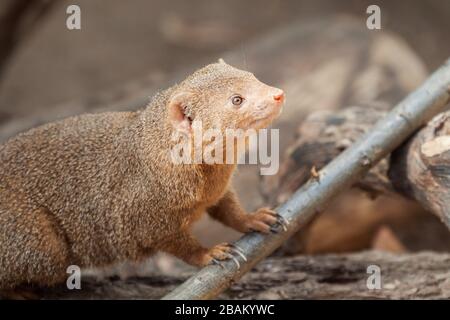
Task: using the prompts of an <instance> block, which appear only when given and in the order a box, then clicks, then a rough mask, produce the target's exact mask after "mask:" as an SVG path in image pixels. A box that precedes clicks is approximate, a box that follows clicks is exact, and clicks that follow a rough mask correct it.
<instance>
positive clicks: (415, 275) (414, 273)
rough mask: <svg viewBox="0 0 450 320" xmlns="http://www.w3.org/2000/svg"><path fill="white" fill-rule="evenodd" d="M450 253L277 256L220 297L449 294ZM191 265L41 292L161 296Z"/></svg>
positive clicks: (66, 296)
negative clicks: (374, 278)
mask: <svg viewBox="0 0 450 320" xmlns="http://www.w3.org/2000/svg"><path fill="white" fill-rule="evenodd" d="M449 263H450V254H439V253H431V252H423V253H416V254H401V255H393V254H389V253H383V252H374V251H368V252H362V253H357V254H342V255H321V256H295V257H289V258H288V257H272V258H269V259H267V260H265V261H263V262H261V263H260V264H259V265H258V266H256V267H255V268H253V269H252V270H251V271H250V272H249V273H248V274H247V275H245V276H244V277H243V278H242V279H241V280H240V281H239V283H235V284H233V285H232V286H231V287H230V289H229V290H227V291H225V292H223V293H222V294H220V295H219V296H218V298H219V299H449V298H450V281H449V279H450V274H449V270H448V266H449ZM369 265H377V266H379V267H380V271H381V289H380V290H369V289H368V288H367V285H366V283H367V279H368V276H369V274H368V273H367V268H368V266H369ZM192 272H193V271H192V269H185V270H184V271H183V272H181V271H180V272H179V273H177V275H166V274H151V275H149V276H147V277H139V278H136V277H134V278H129V279H125V280H121V279H118V278H114V277H112V278H103V279H99V278H96V277H92V276H89V277H82V282H81V290H68V289H67V288H66V287H65V286H63V285H62V286H59V287H57V288H54V289H51V290H50V289H47V290H40V291H39V292H37V294H38V296H39V297H41V298H42V299H159V298H161V297H162V296H163V295H164V294H165V293H167V292H169V291H171V290H173V289H174V288H175V287H176V286H177V285H179V284H180V283H182V282H183V281H184V280H185V279H186V278H187V277H189V276H191V275H192Z"/></svg>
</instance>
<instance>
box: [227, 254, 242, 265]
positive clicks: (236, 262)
mask: <svg viewBox="0 0 450 320" xmlns="http://www.w3.org/2000/svg"><path fill="white" fill-rule="evenodd" d="M225 255H226V256H227V258H228V259H231V260H233V262H234V263H235V264H236V266H237V268H238V269H240V268H241V264H240V263H239V261H238V259H236V257H235V256H233V255H232V254H230V253H225Z"/></svg>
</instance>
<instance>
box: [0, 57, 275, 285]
mask: <svg viewBox="0 0 450 320" xmlns="http://www.w3.org/2000/svg"><path fill="white" fill-rule="evenodd" d="M283 102H284V93H283V91H282V90H280V89H277V88H273V87H270V86H267V85H265V84H263V83H261V82H260V81H258V80H257V79H256V78H255V76H254V75H253V74H251V73H249V72H246V71H242V70H238V69H236V68H234V67H232V66H230V65H228V64H226V63H225V62H223V61H219V62H217V63H213V64H210V65H207V66H206V67H204V68H202V69H200V70H198V71H196V72H195V73H194V74H192V75H191V76H189V77H188V78H187V79H185V80H184V81H183V82H181V83H180V84H178V85H175V86H173V87H171V88H169V89H167V90H165V91H163V92H161V93H159V94H157V95H156V96H155V97H153V98H152V99H151V101H150V103H149V104H148V106H146V107H145V108H144V109H142V110H139V111H136V112H108V113H101V114H85V115H81V116H75V117H71V118H67V119H64V120H61V121H57V122H53V123H49V124H46V125H43V126H40V127H37V128H34V129H31V130H29V131H27V132H25V133H21V134H19V135H17V136H15V137H13V138H11V139H10V140H9V141H7V142H6V143H4V144H3V145H1V146H0V289H12V288H15V287H17V286H19V285H23V284H36V285H38V286H49V285H53V284H56V283H58V282H64V281H65V279H66V276H67V274H66V269H67V267H68V266H70V265H78V266H80V267H100V266H105V265H109V264H112V263H115V262H120V261H124V260H134V261H137V260H140V259H143V258H145V257H148V256H149V255H151V254H152V253H154V252H156V251H165V252H168V253H170V254H173V255H175V256H176V257H178V258H180V259H182V260H184V261H186V262H187V263H189V264H192V265H196V266H205V265H207V264H210V263H212V262H214V261H220V260H224V259H227V258H228V257H229V253H230V247H229V246H228V245H226V244H220V245H217V246H215V247H213V248H204V247H202V246H201V245H200V244H199V243H198V242H197V240H196V239H195V238H194V237H193V236H192V235H191V233H190V231H189V230H190V226H191V224H192V223H193V222H194V221H195V220H197V219H198V218H199V217H200V216H201V214H202V213H203V212H207V213H209V214H210V215H211V216H212V217H214V218H215V219H218V220H219V221H221V222H222V223H224V224H225V225H227V226H230V227H231V228H234V229H236V230H238V231H240V232H248V231H261V232H268V231H270V229H271V228H273V226H274V224H276V223H277V221H278V220H277V214H276V213H275V212H273V211H271V210H269V209H267V208H263V209H259V210H257V211H256V212H255V213H253V214H247V213H246V212H245V211H244V210H243V208H242V207H241V205H240V204H239V201H238V199H237V197H236V194H235V193H234V192H233V190H232V188H231V187H230V178H231V176H232V174H233V171H234V169H235V167H236V164H205V163H198V164H195V163H194V164H175V163H173V161H171V158H170V152H169V151H170V149H171V147H172V146H173V144H174V143H175V142H174V140H173V134H174V133H177V132H179V133H181V134H183V135H185V136H187V137H189V136H190V135H191V134H192V128H191V126H192V121H194V120H200V121H201V122H202V124H203V127H204V128H212V127H214V128H220V130H224V129H225V128H245V129H247V128H254V129H260V128H263V127H266V126H267V125H269V124H270V123H271V121H272V120H273V119H274V118H275V117H276V116H278V114H279V113H280V110H281V107H282V105H283ZM278 222H279V221H278Z"/></svg>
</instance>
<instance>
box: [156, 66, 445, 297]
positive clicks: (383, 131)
mask: <svg viewBox="0 0 450 320" xmlns="http://www.w3.org/2000/svg"><path fill="white" fill-rule="evenodd" d="M449 101H450V59H448V60H447V61H446V63H445V64H444V65H443V66H442V67H441V68H439V69H438V70H437V71H435V72H434V73H433V74H432V75H431V76H430V77H429V78H428V79H427V81H426V82H425V83H424V84H423V85H422V86H421V87H419V88H418V89H417V90H415V91H414V92H413V93H411V94H410V95H408V96H407V97H406V98H405V99H404V100H403V101H401V102H400V103H399V104H398V105H397V106H396V107H395V108H394V109H393V110H392V111H391V112H390V113H389V114H388V115H387V116H386V117H385V118H384V119H381V120H380V121H379V122H377V124H376V125H375V126H374V128H373V129H372V130H371V131H370V132H368V133H367V134H366V135H365V136H364V137H362V138H361V139H360V140H359V141H358V142H356V143H355V144H354V145H352V146H351V147H349V148H348V149H347V150H345V151H344V152H343V153H341V154H340V155H339V156H338V157H337V158H336V159H334V160H333V161H332V162H330V163H329V164H328V165H327V166H326V167H325V168H323V169H322V170H321V171H320V172H319V177H318V178H316V179H310V181H308V182H307V183H306V184H304V185H303V186H302V187H301V188H300V189H298V190H297V191H296V192H295V194H294V195H292V197H291V198H290V199H289V200H288V201H287V202H285V203H284V204H282V205H280V206H279V207H278V208H277V209H276V211H277V212H278V213H279V214H280V215H282V216H283V217H284V218H285V219H286V220H287V221H288V222H289V225H288V228H287V230H285V231H281V232H280V233H277V234H270V235H263V234H259V233H250V234H246V235H244V236H243V237H242V238H240V239H239V240H238V241H237V242H236V243H235V244H236V245H237V246H238V247H239V248H240V249H242V251H243V253H244V255H245V256H246V258H247V260H246V261H244V259H243V258H241V257H239V256H236V258H237V259H239V262H240V266H241V267H240V268H238V267H237V265H236V264H235V263H234V262H233V261H225V262H224V263H223V266H224V267H223V268H222V267H221V266H218V265H211V266H207V267H205V268H203V269H201V270H200V271H199V272H198V273H197V274H195V275H193V276H192V277H191V278H189V279H188V280H186V281H185V282H184V283H183V284H181V285H180V286H179V287H178V288H176V289H175V290H173V291H172V292H171V293H169V294H168V295H166V296H165V297H163V299H210V298H214V297H216V296H217V295H218V294H220V293H221V292H222V291H224V290H225V289H227V288H228V287H229V286H230V285H231V284H232V283H233V282H234V281H236V280H238V279H239V278H240V277H242V276H243V275H244V274H245V273H246V272H248V271H249V270H250V269H251V268H252V267H253V266H254V265H256V264H257V263H258V262H259V261H261V260H262V259H264V258H265V257H267V256H268V255H270V254H271V253H272V252H273V251H274V250H275V249H276V248H278V247H279V246H280V245H281V244H282V243H283V242H284V241H286V240H287V239H288V238H289V237H290V236H292V235H293V234H294V233H295V232H297V231H298V230H299V229H300V228H301V227H303V226H305V224H306V223H307V222H308V221H310V220H311V219H312V218H313V217H314V216H315V215H316V214H317V213H318V212H320V211H321V210H322V209H323V207H324V206H325V205H326V204H327V203H328V202H329V201H330V200H331V199H332V198H333V197H334V196H336V195H337V194H339V193H340V192H342V191H343V190H345V189H347V188H349V187H350V186H351V185H352V184H353V183H355V182H356V181H357V180H358V179H360V178H361V177H362V176H363V175H364V174H365V173H367V171H369V169H370V168H371V167H373V166H374V165H375V164H376V163H377V162H378V161H380V160H381V159H382V158H384V157H385V156H386V155H388V154H389V153H390V152H391V151H393V150H394V149H395V148H397V147H398V146H399V145H400V144H401V143H402V142H403V141H405V140H406V138H408V136H410V135H411V134H412V133H413V132H414V131H415V130H417V129H418V128H420V127H421V126H423V125H424V124H425V123H426V122H427V121H429V120H430V119H431V118H432V117H433V116H434V115H436V114H437V113H439V112H440V111H442V110H443V109H444V107H445V105H446V104H447V103H448V102H449Z"/></svg>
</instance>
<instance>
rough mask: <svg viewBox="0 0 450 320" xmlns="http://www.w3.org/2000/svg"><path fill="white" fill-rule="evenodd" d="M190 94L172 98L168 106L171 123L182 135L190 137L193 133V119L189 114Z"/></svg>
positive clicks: (178, 94) (180, 94) (179, 94)
mask: <svg viewBox="0 0 450 320" xmlns="http://www.w3.org/2000/svg"><path fill="white" fill-rule="evenodd" d="M188 101H189V93H186V92H180V93H177V94H175V95H174V96H173V97H171V98H170V101H169V105H168V108H169V110H168V114H169V121H170V123H171V124H172V125H173V127H174V128H175V130H177V131H178V132H180V133H183V134H186V135H189V134H190V133H191V131H192V121H193V118H192V117H191V115H190V114H188V112H187V111H188V110H187V102H188Z"/></svg>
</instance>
